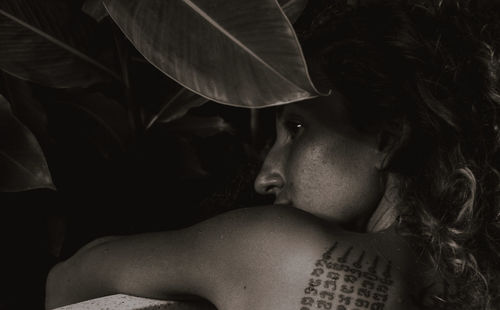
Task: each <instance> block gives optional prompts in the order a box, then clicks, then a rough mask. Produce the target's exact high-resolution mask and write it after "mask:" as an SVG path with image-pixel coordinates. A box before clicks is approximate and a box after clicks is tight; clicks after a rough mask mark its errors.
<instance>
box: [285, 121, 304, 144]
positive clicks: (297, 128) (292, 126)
mask: <svg viewBox="0 0 500 310" xmlns="http://www.w3.org/2000/svg"><path fill="white" fill-rule="evenodd" d="M284 126H285V129H286V131H287V132H288V134H289V135H290V136H291V138H292V139H293V138H295V137H296V136H297V135H298V134H299V133H300V132H301V131H302V130H303V129H304V125H303V124H302V122H300V121H296V120H286V121H285V122H284Z"/></svg>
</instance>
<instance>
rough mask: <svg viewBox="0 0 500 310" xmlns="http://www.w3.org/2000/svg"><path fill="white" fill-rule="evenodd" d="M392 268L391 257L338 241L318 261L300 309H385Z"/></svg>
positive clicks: (390, 284) (391, 281)
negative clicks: (383, 256)
mask: <svg viewBox="0 0 500 310" xmlns="http://www.w3.org/2000/svg"><path fill="white" fill-rule="evenodd" d="M391 271H392V263H391V262H390V261H389V262H385V261H384V260H382V259H381V258H380V257H379V256H377V255H375V256H373V257H369V255H368V254H367V253H366V252H365V251H363V250H360V251H357V250H356V249H355V248H354V247H352V246H351V247H348V248H341V247H340V245H339V243H338V242H335V244H334V245H333V246H332V247H331V248H330V249H329V250H328V251H326V252H325V253H324V254H323V255H322V257H321V258H320V259H318V260H317V261H316V263H315V264H314V268H313V270H312V272H311V278H310V279H309V282H308V284H307V287H306V288H305V289H304V296H303V297H302V299H301V305H300V308H299V309H300V310H315V309H322V310H384V307H385V305H386V301H387V299H388V295H389V292H390V289H391V286H392V284H393V280H392V278H391Z"/></svg>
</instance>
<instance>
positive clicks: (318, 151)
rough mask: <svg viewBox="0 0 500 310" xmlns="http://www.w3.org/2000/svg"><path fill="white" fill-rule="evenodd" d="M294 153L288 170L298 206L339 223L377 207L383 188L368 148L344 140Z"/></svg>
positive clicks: (356, 217) (360, 215)
mask: <svg viewBox="0 0 500 310" xmlns="http://www.w3.org/2000/svg"><path fill="white" fill-rule="evenodd" d="M337 140H338V139H337ZM295 154H296V156H294V157H293V158H290V162H291V163H292V164H291V166H290V168H291V169H290V170H289V173H290V175H291V176H293V177H292V178H291V179H290V181H291V183H290V187H291V191H292V194H293V198H292V199H293V201H294V204H295V206H296V207H298V208H300V209H304V210H306V211H309V212H311V213H314V214H316V215H319V216H321V217H323V218H328V219H331V220H335V221H338V222H350V221H353V220H355V219H358V218H360V217H364V216H368V215H369V214H370V213H371V211H372V210H373V209H374V208H375V207H376V205H377V203H378V201H379V199H380V197H381V192H382V191H381V188H380V182H379V177H380V176H379V173H378V172H377V170H376V169H375V168H374V165H373V156H372V152H371V151H370V150H369V149H367V148H363V147H360V146H359V145H357V144H353V143H352V142H349V141H344V140H341V141H336V143H335V144H332V143H330V144H327V143H315V144H313V145H312V146H309V147H304V148H303V149H297V150H296V153H295Z"/></svg>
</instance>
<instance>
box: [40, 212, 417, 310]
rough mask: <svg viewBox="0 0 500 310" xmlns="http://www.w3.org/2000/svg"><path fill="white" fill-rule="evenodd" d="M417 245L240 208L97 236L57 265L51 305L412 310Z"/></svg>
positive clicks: (294, 215)
mask: <svg viewBox="0 0 500 310" xmlns="http://www.w3.org/2000/svg"><path fill="white" fill-rule="evenodd" d="M410 252H411V251H410V250H409V249H408V248H407V247H405V246H404V242H402V241H401V240H399V239H398V238H397V236H396V235H395V234H390V233H381V234H356V233H351V232H346V231H343V230H341V229H339V228H337V227H334V226H332V225H331V224H328V223H326V222H324V221H322V220H320V219H318V218H316V217H314V216H312V215H310V214H308V213H305V212H303V211H300V210H296V209H292V208H283V207H258V208H249V209H240V210H235V211H232V212H228V213H225V214H222V215H219V216H217V217H214V218H211V219H209V220H206V221H204V222H201V223H199V224H197V225H194V226H191V227H189V228H186V229H182V230H178V231H166V232H160V233H149V234H140V235H134V236H128V237H120V238H111V239H106V240H100V241H98V242H94V243H91V244H90V245H89V246H87V247H85V248H83V249H82V250H80V251H79V252H78V253H77V254H75V255H74V256H73V257H72V258H70V259H69V260H68V261H66V262H64V263H63V264H61V265H60V267H58V268H54V270H53V271H52V272H51V276H49V278H48V281H47V300H48V303H47V307H48V308H51V307H57V306H61V305H66V304H69V303H74V302H78V301H82V300H86V299H91V298H96V297H99V296H104V295H109V294H116V293H124V294H131V295H137V296H144V297H151V298H159V299H165V298H166V299H172V298H176V297H178V298H181V297H182V298H185V296H199V297H202V298H205V299H207V300H209V301H211V302H212V303H213V304H214V305H216V307H217V308H218V309H219V310H232V309H241V310H245V309H252V310H264V309H276V310H289V309H297V310H312V309H327V310H329V309H334V310H342V309H344V310H346V309H351V310H354V309H370V310H380V309H385V310H390V309H411V306H410V299H409V297H408V296H409V292H410V290H409V285H408V283H407V282H408V281H407V279H412V276H411V275H410V274H409V272H408V270H411V269H412V261H411V259H409V258H408V257H409V256H411V255H410V254H409V253H410ZM89 274H92V277H89V276H88V275H89Z"/></svg>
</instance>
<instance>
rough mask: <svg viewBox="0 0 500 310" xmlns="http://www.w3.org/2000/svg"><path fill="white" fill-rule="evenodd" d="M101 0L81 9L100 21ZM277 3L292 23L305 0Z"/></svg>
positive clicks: (102, 10) (87, 2)
mask: <svg viewBox="0 0 500 310" xmlns="http://www.w3.org/2000/svg"><path fill="white" fill-rule="evenodd" d="M102 1H103V0H87V1H85V3H84V4H83V7H82V10H83V11H84V12H85V13H86V14H87V15H89V16H91V17H92V18H94V19H95V20H96V21H98V22H100V21H101V20H103V19H104V18H105V17H106V16H108V12H107V11H106V9H105V8H104V6H103V5H102ZM278 3H279V4H280V6H281V8H282V9H283V12H285V15H286V16H287V17H288V19H289V20H290V22H291V23H292V24H293V23H294V22H295V21H296V20H297V19H298V18H299V16H300V14H302V11H304V8H305V7H306V5H307V0H278Z"/></svg>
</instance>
